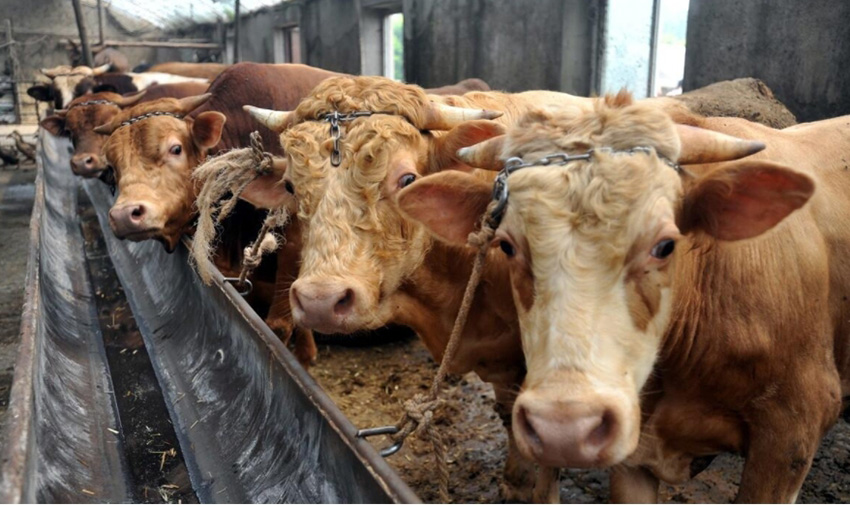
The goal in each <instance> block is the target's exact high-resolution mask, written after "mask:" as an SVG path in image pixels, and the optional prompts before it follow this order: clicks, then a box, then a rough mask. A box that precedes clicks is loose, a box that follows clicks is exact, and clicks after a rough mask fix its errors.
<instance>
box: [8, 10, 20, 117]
mask: <svg viewBox="0 0 850 505" xmlns="http://www.w3.org/2000/svg"><path fill="white" fill-rule="evenodd" d="M5 24H6V44H7V45H8V47H9V61H11V62H12V95H13V96H12V99H13V100H14V102H15V120H16V121H17V122H18V123H20V122H21V97H20V94H19V93H20V90H19V89H18V86H19V83H18V81H20V80H21V66H20V63H19V62H18V48H17V47H15V41H14V39H13V38H12V20H11V19H7V20H6V23H5Z"/></svg>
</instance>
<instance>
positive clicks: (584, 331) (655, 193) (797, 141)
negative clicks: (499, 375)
mask: <svg viewBox="0 0 850 505" xmlns="http://www.w3.org/2000/svg"><path fill="white" fill-rule="evenodd" d="M693 124H695V125H696V127H686V126H675V125H674V124H673V122H672V121H671V119H670V117H669V116H668V115H666V114H665V113H664V112H663V111H661V110H659V109H658V108H653V107H652V106H651V105H649V104H646V103H633V102H632V100H631V98H630V97H629V96H628V95H627V94H620V95H617V96H612V97H608V98H607V99H606V100H605V101H604V102H603V103H600V104H598V105H597V107H596V108H595V110H593V111H591V112H587V111H577V110H575V109H573V110H566V109H564V110H538V111H532V112H530V113H529V114H528V115H527V116H526V117H525V118H523V119H522V120H520V121H519V122H518V123H517V124H516V125H515V126H514V127H513V128H511V129H510V130H509V132H508V133H507V134H506V135H504V136H499V137H494V138H491V139H488V140H487V141H485V142H482V143H481V144H479V145H476V146H474V147H471V148H466V149H463V150H461V152H460V153H459V157H460V158H461V159H462V160H464V161H465V162H466V163H467V164H468V165H469V166H473V167H485V168H488V169H492V168H493V167H494V166H497V165H498V166H502V165H507V166H510V167H512V168H510V169H509V172H505V174H506V179H505V180H506V185H507V188H508V189H507V191H506V192H504V195H505V199H504V202H505V203H506V207H504V210H503V211H501V212H495V209H494V207H493V206H494V205H495V202H494V201H493V200H494V197H493V195H494V192H493V185H492V184H490V183H489V182H487V181H482V180H481V178H480V177H478V176H476V174H475V172H471V171H469V170H467V172H469V173H464V172H462V171H456V172H443V173H440V174H435V175H433V176H429V177H425V178H423V179H421V180H420V181H416V182H414V183H412V184H411V185H409V186H408V187H406V188H405V189H403V190H401V191H400V192H399V195H398V205H399V207H400V208H401V209H402V211H403V212H404V213H405V215H407V216H409V217H411V218H412V219H415V220H417V222H421V223H423V224H424V225H425V226H427V227H428V228H429V229H430V230H431V232H432V233H434V234H436V236H439V237H440V240H441V241H445V242H446V243H447V244H454V245H455V246H459V245H460V244H462V243H465V242H466V234H467V233H468V232H470V231H473V230H475V229H477V227H478V223H480V222H481V218H482V216H484V215H485V212H486V213H487V216H488V217H487V219H489V220H491V221H490V222H491V223H492V225H493V226H494V227H495V234H494V238H493V241H492V246H493V247H494V248H498V249H499V250H500V251H499V254H501V255H502V260H503V261H507V263H508V264H509V272H510V283H511V286H512V293H513V300H514V302H515V306H516V307H517V310H518V313H519V324H520V327H521V328H522V344H523V349H524V352H525V358H526V364H527V369H528V373H527V376H526V378H525V382H524V385H523V388H522V390H521V391H520V394H519V396H518V397H517V399H516V402H515V403H514V410H513V417H514V422H513V429H514V436H515V438H516V439H517V443H518V446H519V449H520V451H521V452H522V453H523V454H524V455H525V456H527V457H529V458H533V459H534V460H535V461H537V462H539V463H540V464H542V465H544V466H551V467H610V468H612V470H611V496H612V499H613V500H614V501H628V502H649V501H657V498H658V484H659V479H660V480H664V481H667V482H673V483H675V482H681V481H683V480H686V479H688V478H690V477H691V476H692V471H698V470H699V467H698V465H699V463H700V461H701V460H702V459H703V457H712V456H713V455H715V454H717V453H720V452H726V451H732V452H738V453H741V454H743V455H744V456H745V458H746V462H745V465H744V470H743V475H742V478H741V485H740V488H739V491H738V495H737V501H741V502H761V503H765V502H794V501H795V500H796V497H797V494H798V492H799V490H800V487H801V485H802V483H803V480H804V478H805V476H806V474H807V473H808V470H809V468H810V466H811V463H812V458H813V456H814V454H815V451H816V450H817V447H818V444H819V441H820V439H821V437H822V436H823V434H824V433H825V432H826V430H827V429H828V428H829V427H830V426H831V425H832V424H833V423H834V422H835V420H836V419H837V417H838V415H839V413H840V410H841V406H842V405H841V404H842V397H845V398H846V397H847V395H848V394H850V345H848V341H850V303H848V302H847V300H848V289H850V265H848V263H847V261H845V259H846V257H847V255H848V254H849V253H850V224H848V221H847V219H846V218H845V217H846V216H848V215H850V177H848V171H847V162H846V161H845V160H844V158H843V157H842V156H843V154H842V153H845V152H848V150H850V116H845V117H840V118H835V119H830V120H824V121H819V122H815V123H808V124H801V125H797V126H792V127H789V128H786V129H783V130H774V129H772V128H769V127H766V126H763V125H760V124H756V123H751V122H749V121H746V120H743V119H737V118H693ZM718 132H720V133H724V134H729V135H734V137H728V136H719V135H718ZM761 149H763V151H761V152H759V150H761ZM756 153H757V154H756ZM564 156H571V157H572V158H566V159H565V158H564ZM514 158H515V159H514ZM741 158H743V159H741ZM509 159H510V160H509ZM547 159H548V161H545V160H547ZM505 160H509V161H507V163H506V162H505ZM547 164H548V166H544V165H547ZM507 174H509V175H507ZM499 194H502V192H499ZM491 202H492V203H491ZM494 212H495V213H494ZM294 288H295V286H293V289H294Z"/></svg>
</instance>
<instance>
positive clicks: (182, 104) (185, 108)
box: [177, 93, 212, 114]
mask: <svg viewBox="0 0 850 505" xmlns="http://www.w3.org/2000/svg"><path fill="white" fill-rule="evenodd" d="M211 96H212V93H204V94H203V95H196V96H187V97H186V98H181V99H180V100H177V104H178V105H177V107H178V110H179V111H180V112H182V113H183V114H188V113H190V112H192V111H193V110H195V109H197V108H198V107H200V106H201V105H203V104H204V103H206V101H207V100H209V99H210V97H211Z"/></svg>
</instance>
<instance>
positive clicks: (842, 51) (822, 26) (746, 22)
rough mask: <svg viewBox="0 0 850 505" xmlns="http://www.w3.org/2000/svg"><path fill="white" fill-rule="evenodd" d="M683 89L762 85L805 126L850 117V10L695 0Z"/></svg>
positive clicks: (825, 1) (752, 0)
mask: <svg viewBox="0 0 850 505" xmlns="http://www.w3.org/2000/svg"><path fill="white" fill-rule="evenodd" d="M687 44H688V50H687V54H686V57H685V80H684V89H685V90H686V91H687V90H691V89H695V88H699V87H701V86H705V85H708V84H711V83H713V82H716V81H721V80H725V79H734V78H737V77H756V78H759V79H761V80H763V81H764V82H765V83H767V85H768V86H769V87H770V88H771V89H772V90H773V91H774V93H775V94H776V97H777V98H778V99H779V100H780V101H781V102H782V103H784V104H785V105H787V106H788V108H789V109H790V110H791V112H793V113H794V114H795V115H796V116H797V118H798V120H800V121H812V120H816V119H823V118H827V117H834V116H838V115H842V114H850V72H848V71H847V69H848V68H849V67H850V2H848V1H846V0H807V1H805V2H800V1H799V0H749V1H746V2H741V1H740V0H691V2H690V12H689V14H688V41H687Z"/></svg>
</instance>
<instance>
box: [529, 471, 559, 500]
mask: <svg viewBox="0 0 850 505" xmlns="http://www.w3.org/2000/svg"><path fill="white" fill-rule="evenodd" d="M532 499H533V501H534V503H561V469H560V468H552V467H548V466H540V467H538V468H537V480H536V481H535V483H534V495H533V496H532Z"/></svg>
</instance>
